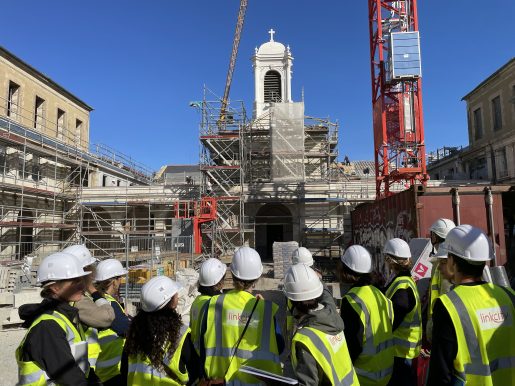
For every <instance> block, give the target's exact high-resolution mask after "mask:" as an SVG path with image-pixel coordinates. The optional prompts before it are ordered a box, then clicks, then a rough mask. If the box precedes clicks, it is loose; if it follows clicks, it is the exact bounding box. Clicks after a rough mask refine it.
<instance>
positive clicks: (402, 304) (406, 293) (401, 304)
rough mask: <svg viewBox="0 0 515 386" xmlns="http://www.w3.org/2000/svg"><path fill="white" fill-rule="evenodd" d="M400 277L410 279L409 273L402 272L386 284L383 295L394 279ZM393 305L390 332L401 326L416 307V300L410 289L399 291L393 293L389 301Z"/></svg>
mask: <svg viewBox="0 0 515 386" xmlns="http://www.w3.org/2000/svg"><path fill="white" fill-rule="evenodd" d="M401 276H409V277H411V273H410V272H409V271H404V272H401V273H399V274H398V275H397V276H395V278H394V279H393V280H392V281H391V282H390V284H388V286H387V287H386V289H385V290H384V293H386V292H387V291H388V288H390V286H391V285H392V284H393V282H394V281H395V279H397V278H398V277H401ZM390 300H391V301H392V305H393V326H392V330H393V331H395V330H397V328H398V327H399V326H400V325H401V323H402V322H403V320H404V318H405V317H406V315H408V314H409V313H410V312H411V311H412V310H413V308H414V307H415V306H416V305H417V300H416V299H415V294H414V293H413V291H412V290H411V289H410V288H403V289H399V290H397V291H396V292H395V294H394V295H393V296H392V298H391V299H390Z"/></svg>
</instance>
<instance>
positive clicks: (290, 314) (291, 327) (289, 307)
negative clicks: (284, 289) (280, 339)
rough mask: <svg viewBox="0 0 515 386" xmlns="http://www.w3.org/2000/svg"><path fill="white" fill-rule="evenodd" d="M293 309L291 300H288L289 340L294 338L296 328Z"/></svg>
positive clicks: (287, 325) (287, 330) (287, 332)
mask: <svg viewBox="0 0 515 386" xmlns="http://www.w3.org/2000/svg"><path fill="white" fill-rule="evenodd" d="M292 307H293V305H292V302H291V300H290V299H286V336H287V338H288V339H289V340H290V339H292V338H293V334H294V331H293V329H294V328H295V324H294V320H293V312H292Z"/></svg>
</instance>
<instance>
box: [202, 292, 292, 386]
mask: <svg viewBox="0 0 515 386" xmlns="http://www.w3.org/2000/svg"><path fill="white" fill-rule="evenodd" d="M256 301H257V299H256V298H255V297H254V296H253V295H251V294H250V293H248V292H246V291H238V290H232V291H229V292H228V293H226V294H223V295H218V296H214V297H212V298H211V300H210V301H209V306H208V309H207V315H206V317H207V329H206V332H205V334H204V346H205V349H206V353H205V356H206V358H205V364H204V370H205V374H206V376H207V378H209V379H223V378H224V376H225V380H226V382H227V384H231V383H232V382H233V381H234V383H238V382H240V383H244V384H260V382H259V381H258V380H257V379H256V378H254V377H252V376H250V375H246V374H243V373H239V372H238V369H239V368H240V367H241V366H243V365H247V366H252V367H256V368H259V369H261V370H265V371H270V372H273V373H275V374H278V375H280V374H281V373H282V369H281V364H280V360H279V350H278V347H277V339H276V336H275V321H274V316H275V314H276V313H277V310H278V306H277V305H276V304H275V303H272V302H270V301H267V300H259V302H258V304H257V306H256V309H255V310H254V313H253V315H252V318H251V320H250V322H249V325H248V328H247V331H246V332H245V336H244V338H243V339H242V340H241V342H240V345H239V347H238V349H237V350H236V352H235V350H234V348H235V346H236V343H237V341H238V339H239V337H240V335H241V333H242V331H243V328H244V327H245V324H246V323H247V320H248V317H249V316H250V313H251V311H252V308H253V307H254V304H255V302H256ZM233 354H234V358H232V360H231V357H232V356H233Z"/></svg>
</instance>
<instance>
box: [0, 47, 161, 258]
mask: <svg viewBox="0 0 515 386" xmlns="http://www.w3.org/2000/svg"><path fill="white" fill-rule="evenodd" d="M91 111H92V108H91V107H90V106H89V105H88V104H86V103H85V102H83V101H82V100H81V99H79V98H78V97H76V96H75V95H74V94H72V93H71V92H69V91H67V90H66V89H64V88H63V87H62V86H60V85H59V84H57V83H56V82H55V81H53V80H52V79H50V78H49V77H48V76H46V75H44V74H43V73H41V72H40V71H38V70H36V69H35V68H33V67H32V66H30V65H29V64H27V63H26V62H24V61H23V60H22V59H20V58H18V57H17V56H15V55H14V54H12V53H10V52H9V51H7V50H6V49H4V48H1V47H0V187H1V192H0V260H19V259H22V258H24V257H25V256H27V255H31V256H33V257H34V256H38V257H41V256H45V255H46V254H48V253H50V252H52V251H54V250H57V249H60V248H61V247H62V246H64V245H66V243H70V242H76V241H79V240H82V241H86V240H85V239H84V238H83V237H82V236H83V235H84V233H83V228H88V226H89V227H93V226H94V227H95V228H98V226H100V224H101V223H102V221H101V220H99V217H98V216H97V215H96V214H95V212H94V210H91V209H90V208H87V207H85V206H84V205H82V202H83V196H84V190H87V189H92V188H93V189H98V188H100V189H103V192H104V199H100V200H98V201H105V197H109V195H106V193H105V192H106V189H112V188H118V189H119V188H120V187H125V189H128V188H129V187H130V186H136V185H148V184H149V183H150V182H151V174H150V173H149V172H148V171H147V170H145V169H144V168H142V167H140V165H138V164H136V163H134V162H133V161H132V160H130V158H128V157H126V156H124V155H122V154H120V153H117V152H114V151H113V150H112V149H110V148H109V147H108V146H105V145H94V146H92V145H90V142H89V130H90V126H89V125H90V123H89V122H90V120H89V114H90V112H91Z"/></svg>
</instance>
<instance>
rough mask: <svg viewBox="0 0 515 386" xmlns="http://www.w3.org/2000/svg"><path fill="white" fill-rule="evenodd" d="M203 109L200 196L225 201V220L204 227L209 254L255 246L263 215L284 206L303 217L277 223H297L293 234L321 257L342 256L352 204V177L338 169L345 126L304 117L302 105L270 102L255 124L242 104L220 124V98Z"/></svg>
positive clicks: (221, 204) (221, 205)
mask: <svg viewBox="0 0 515 386" xmlns="http://www.w3.org/2000/svg"><path fill="white" fill-rule="evenodd" d="M234 106H237V107H234ZM198 107H199V108H200V110H201V117H202V118H201V123H200V143H201V154H200V164H201V172H202V176H203V178H202V188H201V192H202V194H203V195H209V196H212V197H216V198H217V203H218V219H217V220H216V221H214V222H213V223H211V224H210V225H209V226H206V227H205V228H204V229H203V232H204V233H205V234H206V236H207V242H206V243H205V244H204V252H205V253H206V254H210V255H213V256H227V255H231V254H232V252H233V251H234V249H235V248H237V247H238V246H240V245H244V244H247V245H251V246H254V247H256V226H257V225H256V222H257V219H256V213H257V211H258V210H259V208H260V207H262V206H263V205H266V204H271V203H277V204H281V203H282V204H285V205H290V206H291V207H295V208H296V210H297V212H296V214H295V216H293V217H291V216H290V217H288V216H286V217H284V219H283V220H280V219H278V218H277V219H276V220H272V222H273V223H274V224H276V225H277V224H283V225H287V224H286V223H284V221H290V222H292V221H293V223H294V224H293V226H294V227H295V229H296V231H295V232H296V233H295V232H294V233H292V235H293V236H291V237H297V238H298V240H297V241H299V242H300V243H301V244H302V245H304V246H306V247H308V248H310V249H311V251H312V252H313V253H314V254H315V255H316V256H318V257H336V256H339V253H340V252H341V250H342V247H343V245H344V240H348V239H349V237H348V236H347V238H346V239H345V238H344V237H343V235H344V228H345V225H346V224H347V227H348V225H349V224H348V220H347V218H348V212H349V207H348V205H347V206H346V198H345V195H344V192H343V184H345V183H347V182H348V177H346V176H345V175H344V174H343V172H342V170H341V168H339V167H338V164H337V158H338V150H337V144H338V123H334V122H331V121H330V120H329V119H323V118H315V117H310V116H305V115H304V104H303V103H283V102H278V103H271V106H270V108H269V109H268V110H266V111H265V113H264V114H263V115H261V116H260V117H258V118H257V119H254V120H252V121H248V120H247V118H246V117H245V110H244V108H243V104H242V103H241V102H238V103H233V104H232V105H229V106H228V109H229V110H230V111H231V112H230V114H229V116H230V119H229V120H228V121H227V122H219V121H218V117H219V115H220V110H219V109H220V102H219V101H218V99H216V98H214V101H207V100H206V99H205V98H204V100H203V101H202V103H198ZM287 218H290V219H289V220H287ZM262 221H265V222H264V223H263V222H262ZM266 221H267V220H266V219H265V218H262V219H261V223H260V224H258V226H266V224H267V223H266ZM270 224H272V223H270ZM285 241H288V240H285Z"/></svg>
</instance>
